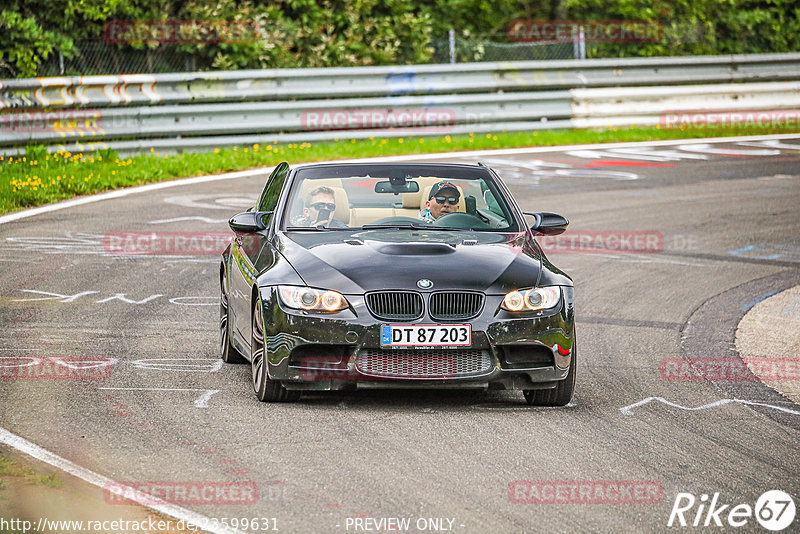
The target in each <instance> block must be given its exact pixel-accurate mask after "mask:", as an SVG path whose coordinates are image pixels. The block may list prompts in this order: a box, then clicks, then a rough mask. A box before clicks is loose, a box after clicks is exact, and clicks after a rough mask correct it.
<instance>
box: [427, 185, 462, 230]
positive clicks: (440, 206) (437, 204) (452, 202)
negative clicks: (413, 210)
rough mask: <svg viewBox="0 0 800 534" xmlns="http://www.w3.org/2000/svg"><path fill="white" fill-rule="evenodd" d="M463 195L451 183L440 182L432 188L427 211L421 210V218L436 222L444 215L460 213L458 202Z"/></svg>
mask: <svg viewBox="0 0 800 534" xmlns="http://www.w3.org/2000/svg"><path fill="white" fill-rule="evenodd" d="M460 197H461V194H460V193H459V192H458V188H456V186H455V185H453V184H451V183H450V182H439V183H437V184H435V185H434V186H433V187H431V192H430V195H428V201H427V202H425V209H423V210H420V212H419V218H420V219H421V220H423V221H426V222H430V223H432V222H434V221H436V219H438V218H439V217H441V216H442V215H447V214H448V213H455V212H457V211H458V200H459V198H460Z"/></svg>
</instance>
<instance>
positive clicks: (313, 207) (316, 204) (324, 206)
mask: <svg viewBox="0 0 800 534" xmlns="http://www.w3.org/2000/svg"><path fill="white" fill-rule="evenodd" d="M303 206H304V207H303V212H302V213H299V214H297V215H295V216H294V217H292V218H291V220H290V223H291V224H292V226H326V225H327V226H333V227H342V226H347V225H346V224H344V223H343V222H341V221H338V220H336V219H334V218H333V214H334V212H335V211H336V201H335V199H334V194H333V189H331V188H330V187H326V186H324V185H323V186H320V187H317V188H316V189H312V190H311V192H309V193H308V195H306V198H305V201H304V202H303Z"/></svg>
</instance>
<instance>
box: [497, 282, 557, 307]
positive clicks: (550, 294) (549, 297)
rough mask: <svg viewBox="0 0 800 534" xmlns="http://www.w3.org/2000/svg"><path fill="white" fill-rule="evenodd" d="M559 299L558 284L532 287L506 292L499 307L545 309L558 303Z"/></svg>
mask: <svg viewBox="0 0 800 534" xmlns="http://www.w3.org/2000/svg"><path fill="white" fill-rule="evenodd" d="M559 300H561V288H560V287H558V286H552V287H532V288H529V289H518V290H516V291H512V292H510V293H506V296H505V298H503V304H501V305H500V307H501V308H503V309H504V310H508V311H512V312H526V311H536V310H547V309H549V308H552V307H554V306H555V305H556V304H558V301H559Z"/></svg>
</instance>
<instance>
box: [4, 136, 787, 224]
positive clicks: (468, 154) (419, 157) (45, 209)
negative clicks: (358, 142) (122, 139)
mask: <svg viewBox="0 0 800 534" xmlns="http://www.w3.org/2000/svg"><path fill="white" fill-rule="evenodd" d="M797 138H800V136H798V134H776V135H747V136H741V137H713V138H708V139H664V140H659V141H635V142H633V141H632V142H626V143H593V144H587V145H561V146H535V147H527V148H506V149H500V150H472V151H463V152H440V153H435V154H406V155H403V156H386V157H375V158H361V159H348V160H337V161H336V163H360V162H368V161H385V162H391V161H424V160H431V159H443V158H475V157H482V156H503V155H514V154H537V153H541V152H562V151H566V150H589V149H594V150H598V149H604V148H624V147H636V146H671V145H687V144H695V143H730V142H742V141H767V140H781V139H797ZM316 163H320V162H316ZM296 165H301V163H297V164H296ZM272 169H274V167H260V168H258V169H249V170H246V171H238V172H229V173H225V174H214V175H211V176H197V177H194V178H182V179H178V180H170V181H167V182H159V183H157V184H148V185H140V186H136V187H128V188H126V189H118V190H116V191H109V192H107V193H100V194H97V195H90V196H86V197H80V198H75V199H71V200H65V201H63V202H58V203H56V204H49V205H47V206H40V207H38V208H31V209H27V210H21V211H15V212H12V213H9V214H7V215H2V216H0V224H3V223H7V222H11V221H16V220H19V219H25V218H28V217H33V216H36V215H41V214H42V213H49V212H51V211H58V210H63V209H66V208H72V207H74V206H81V205H84V204H91V203H93V202H99V201H101V200H109V199H112V198H121V197H126V196H128V195H133V194H136V193H145V192H147V191H156V190H159V189H166V188H169V187H179V186H183V185H192V184H200V183H205V182H215V181H217V180H234V179H236V178H248V177H251V176H258V175H262V174H266V173H268V172H272Z"/></svg>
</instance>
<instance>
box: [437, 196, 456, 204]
mask: <svg viewBox="0 0 800 534" xmlns="http://www.w3.org/2000/svg"><path fill="white" fill-rule="evenodd" d="M433 198H435V199H436V202H438V203H439V204H444V203H445V201H447V202H449V203H450V204H454V205H455V204H458V197H433Z"/></svg>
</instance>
